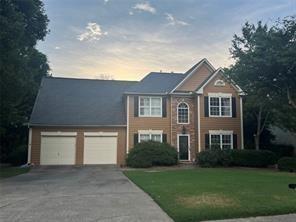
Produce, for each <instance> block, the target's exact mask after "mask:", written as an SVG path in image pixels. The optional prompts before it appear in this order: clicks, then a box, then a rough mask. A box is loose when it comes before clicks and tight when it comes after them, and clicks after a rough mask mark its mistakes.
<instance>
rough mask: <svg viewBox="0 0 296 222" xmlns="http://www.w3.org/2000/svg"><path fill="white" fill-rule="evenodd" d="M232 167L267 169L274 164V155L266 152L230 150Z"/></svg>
mask: <svg viewBox="0 0 296 222" xmlns="http://www.w3.org/2000/svg"><path fill="white" fill-rule="evenodd" d="M231 155H232V165H234V166H246V167H267V166H268V165H274V164H275V163H276V160H277V158H276V155H275V154H274V153H273V152H271V151H268V150H232V152H231Z"/></svg>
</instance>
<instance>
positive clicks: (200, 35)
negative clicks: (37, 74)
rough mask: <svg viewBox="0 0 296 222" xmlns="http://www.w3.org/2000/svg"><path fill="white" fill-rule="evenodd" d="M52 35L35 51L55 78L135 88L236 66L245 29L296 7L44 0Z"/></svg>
mask: <svg viewBox="0 0 296 222" xmlns="http://www.w3.org/2000/svg"><path fill="white" fill-rule="evenodd" d="M44 4H45V10H46V14H47V15H48V17H49V19H50V23H49V29H50V33H49V34H48V35H47V36H46V38H45V41H43V42H39V43H38V46H37V48H38V49H39V50H41V51H42V52H43V53H45V54H46V55H47V57H48V60H49V65H50V67H51V72H52V74H53V76H62V77H73V78H101V77H102V75H109V76H112V78H114V79H127V80H139V79H141V78H142V77H143V76H145V75H146V74H147V73H149V72H151V71H160V70H162V71H163V72H171V71H173V72H185V71H186V70H188V69H189V68H190V67H191V66H192V65H194V64H195V63H196V62H198V61H199V60H200V59H202V58H208V59H209V61H210V62H211V63H212V64H213V65H214V66H215V67H216V68H218V67H227V66H229V65H230V64H231V63H233V61H232V59H231V58H230V54H229V48H230V46H231V40H232V37H233V35H234V34H235V33H237V34H240V29H241V27H242V25H243V24H244V23H245V22H246V21H249V22H252V23H256V22H258V21H259V20H262V21H263V22H265V23H268V24H272V23H273V22H274V21H275V20H276V19H277V18H279V17H280V18H283V17H285V16H288V15H293V14H294V15H295V14H296V0H148V1H145V0H144V1H141V0H45V1H44Z"/></svg>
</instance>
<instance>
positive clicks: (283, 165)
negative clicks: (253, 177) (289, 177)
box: [278, 157, 296, 172]
mask: <svg viewBox="0 0 296 222" xmlns="http://www.w3.org/2000/svg"><path fill="white" fill-rule="evenodd" d="M278 169H279V170H281V171H288V172H296V157H283V158H281V159H280V160H279V161H278Z"/></svg>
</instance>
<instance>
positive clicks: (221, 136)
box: [210, 131, 233, 149]
mask: <svg viewBox="0 0 296 222" xmlns="http://www.w3.org/2000/svg"><path fill="white" fill-rule="evenodd" d="M210 148H211V149H232V148H233V134H232V132H227V131H221V132H210Z"/></svg>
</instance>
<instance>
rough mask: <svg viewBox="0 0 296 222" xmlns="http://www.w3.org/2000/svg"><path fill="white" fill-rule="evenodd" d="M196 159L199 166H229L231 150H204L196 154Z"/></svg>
mask: <svg viewBox="0 0 296 222" xmlns="http://www.w3.org/2000/svg"><path fill="white" fill-rule="evenodd" d="M196 160H197V164H199V165H200V166H201V167H217V166H229V165H231V163H232V156H231V150H220V149H212V150H205V151H202V152H200V153H198V154H197V158H196Z"/></svg>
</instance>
